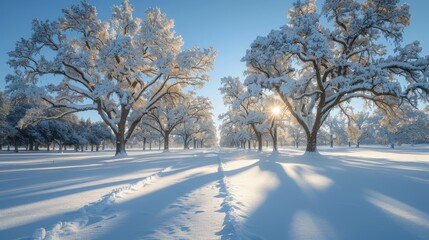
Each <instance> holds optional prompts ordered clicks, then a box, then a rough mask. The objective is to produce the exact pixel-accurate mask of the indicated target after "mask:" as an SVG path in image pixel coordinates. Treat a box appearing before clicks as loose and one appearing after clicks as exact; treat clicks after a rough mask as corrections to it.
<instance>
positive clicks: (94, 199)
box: [0, 146, 429, 240]
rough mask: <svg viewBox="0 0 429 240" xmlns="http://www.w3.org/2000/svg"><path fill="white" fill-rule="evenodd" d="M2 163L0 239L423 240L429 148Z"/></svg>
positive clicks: (176, 153) (92, 156) (77, 156)
mask: <svg viewBox="0 0 429 240" xmlns="http://www.w3.org/2000/svg"><path fill="white" fill-rule="evenodd" d="M112 154H113V152H97V153H96V152H85V153H74V152H66V153H54V152H51V153H47V152H37V153H35V152H29V153H27V152H22V153H18V154H12V153H4V152H1V154H0V239H297V240H303V239H329V240H331V239H429V204H428V199H429V146H416V147H412V146H400V147H398V148H396V149H389V148H386V147H382V146H379V147H370V146H364V147H361V148H345V147H338V148H333V149H330V148H323V147H322V148H321V149H320V153H313V154H304V152H303V151H302V149H298V150H297V149H293V148H284V149H281V151H280V152H279V153H271V151H270V150H269V149H266V151H265V152H263V153H257V152H256V151H254V150H238V149H221V150H219V149H217V150H208V149H206V150H187V151H186V150H171V151H170V152H166V153H163V152H161V151H146V152H142V151H136V150H131V151H129V152H128V156H127V157H123V158H114V157H112Z"/></svg>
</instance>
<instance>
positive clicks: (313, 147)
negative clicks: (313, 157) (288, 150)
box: [305, 131, 317, 152]
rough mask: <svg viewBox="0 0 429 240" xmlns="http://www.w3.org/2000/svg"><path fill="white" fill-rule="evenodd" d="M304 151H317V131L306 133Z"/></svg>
mask: <svg viewBox="0 0 429 240" xmlns="http://www.w3.org/2000/svg"><path fill="white" fill-rule="evenodd" d="M305 151H306V152H316V151H317V131H316V132H312V133H310V135H307V147H306V148H305Z"/></svg>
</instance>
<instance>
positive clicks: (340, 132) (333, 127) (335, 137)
mask: <svg viewBox="0 0 429 240" xmlns="http://www.w3.org/2000/svg"><path fill="white" fill-rule="evenodd" d="M345 126H346V125H345V119H343V118H342V117H341V115H339V114H335V115H332V114H331V115H330V116H328V117H327V118H326V120H325V122H324V125H323V126H322V129H323V128H324V129H325V131H326V133H327V134H328V135H329V145H330V147H331V148H332V147H334V142H337V143H341V142H342V141H341V140H342V139H343V138H344V135H345Z"/></svg>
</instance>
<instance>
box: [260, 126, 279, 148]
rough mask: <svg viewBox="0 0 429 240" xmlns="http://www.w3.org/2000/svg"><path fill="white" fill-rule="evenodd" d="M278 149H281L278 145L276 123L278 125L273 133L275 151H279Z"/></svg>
mask: <svg viewBox="0 0 429 240" xmlns="http://www.w3.org/2000/svg"><path fill="white" fill-rule="evenodd" d="M267 142H268V141H267ZM278 150H279V148H278V145H277V124H276V126H274V134H273V151H274V152H277V151H278ZM261 151H262V149H261Z"/></svg>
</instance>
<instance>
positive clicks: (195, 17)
mask: <svg viewBox="0 0 429 240" xmlns="http://www.w3.org/2000/svg"><path fill="white" fill-rule="evenodd" d="M130 1H131V3H132V4H133V6H134V8H135V13H134V15H135V16H138V17H143V13H144V11H145V10H146V9H147V8H148V7H159V8H161V11H162V12H165V13H166V14H167V17H168V18H172V19H174V20H175V25H176V27H175V31H176V33H178V34H180V35H182V37H183V39H184V41H185V48H190V47H192V46H193V45H197V46H200V47H209V46H212V47H214V48H215V49H216V50H217V52H218V56H217V59H216V63H215V69H214V70H213V71H212V72H211V73H210V76H211V82H210V83H209V84H207V85H206V86H205V87H204V89H202V90H201V91H200V92H199V94H200V95H205V96H208V97H210V99H211V100H212V102H213V105H214V107H215V110H214V117H215V121H216V120H217V116H218V115H219V114H220V113H223V112H225V110H226V108H225V107H224V106H223V103H222V98H221V95H220V94H219V91H218V88H219V87H220V78H221V77H224V76H228V75H231V76H239V77H242V74H243V71H244V70H245V65H244V63H242V62H240V59H241V58H242V57H243V56H244V54H245V52H246V49H248V48H249V46H250V43H251V42H252V41H253V40H254V39H255V38H256V36H258V35H266V34H267V33H268V32H269V31H270V30H271V29H277V28H279V27H280V26H281V25H284V24H285V23H286V22H287V11H288V9H289V8H290V7H291V5H292V2H293V1H292V0H264V1H261V0H216V1H214V0H180V1H179V0H130ZM79 2H80V1H78V0H66V1H54V0H37V1H35V0H13V1H4V2H2V3H1V7H0V24H1V25H0V28H1V34H0V89H4V87H5V82H4V77H5V76H6V74H8V73H10V72H11V69H9V66H8V65H7V64H6V62H7V60H8V56H7V52H8V51H11V50H13V48H14V45H15V42H16V41H17V40H19V39H20V38H21V37H29V35H30V32H31V20H32V19H34V18H38V19H41V20H44V19H50V20H53V19H56V18H57V17H59V16H60V15H61V9H63V8H65V7H69V6H70V5H72V4H77V3H79ZM88 2H89V3H91V4H92V5H95V6H96V7H97V10H98V13H99V15H100V17H101V18H102V19H103V20H105V19H107V18H109V17H110V13H111V11H110V10H111V6H112V5H114V4H119V3H120V2H121V0H103V1H101V0H98V1H96V0H88ZM319 2H321V1H319ZM401 2H405V1H401ZM408 3H409V5H410V8H411V14H412V20H411V25H410V26H409V27H408V28H407V29H406V31H405V38H404V43H407V42H410V41H413V40H419V41H420V42H421V43H422V46H423V53H424V54H425V55H429V1H424V0H410V1H408ZM82 116H94V115H93V114H85V115H82ZM98 119H99V118H98V117H95V119H94V120H98Z"/></svg>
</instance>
